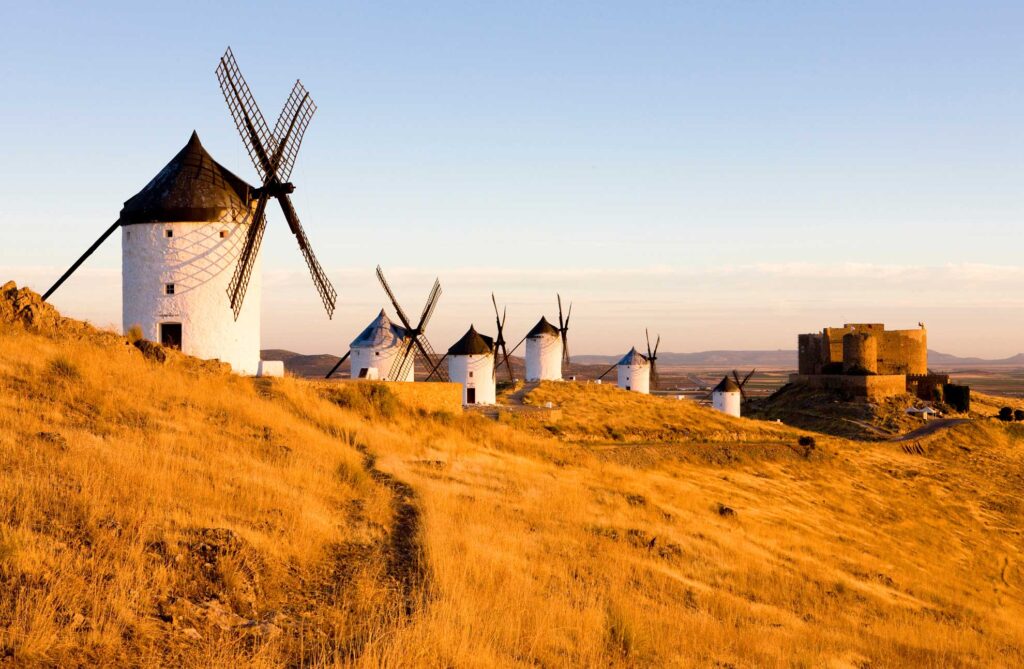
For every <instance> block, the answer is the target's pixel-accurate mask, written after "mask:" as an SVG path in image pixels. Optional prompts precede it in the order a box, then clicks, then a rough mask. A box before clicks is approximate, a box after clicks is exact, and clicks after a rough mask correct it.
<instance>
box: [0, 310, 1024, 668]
mask: <svg viewBox="0 0 1024 669" xmlns="http://www.w3.org/2000/svg"><path fill="white" fill-rule="evenodd" d="M526 401H527V403H534V404H536V405H538V406H540V405H543V404H544V403H546V402H552V404H553V405H556V406H557V408H558V415H559V416H560V417H559V418H558V419H557V420H555V421H549V422H548V423H545V421H543V420H541V421H523V422H522V423H521V424H520V423H518V422H516V421H515V420H504V419H503V420H500V421H495V420H492V419H490V418H487V417H484V416H481V415H476V414H466V415H462V414H458V415H456V414H451V413H443V412H428V411H424V410H421V409H413V408H410V407H406V406H404V405H403V404H402V403H401V402H400V401H399V400H397V399H396V398H395V396H393V395H392V394H391V393H390V392H389V391H388V390H387V387H386V386H384V385H381V384H370V383H355V384H327V383H318V382H307V381H303V380H299V379H291V378H286V379H277V380H272V381H271V380H255V379H246V378H239V377H235V376H231V375H227V374H223V373H216V372H212V371H208V370H199V369H195V368H192V367H189V366H188V365H186V364H180V363H179V362H176V361H171V362H169V363H167V364H162V365H161V364H157V363H154V362H151V361H149V360H146V359H145V358H143V357H142V355H141V354H139V353H138V351H136V350H135V349H134V348H133V347H130V346H127V345H120V346H118V345H111V344H110V343H109V342H107V343H98V342H94V341H92V340H90V339H88V338H81V339H75V340H71V339H67V338H62V337H59V336H55V337H43V336H40V335H36V334H31V333H28V332H26V331H24V330H23V329H21V328H19V327H15V326H3V325H0V465H2V466H0V657H6V658H9V659H10V660H11V661H12V662H14V663H15V665H16V666H17V665H19V664H20V665H50V666H97V665H107V666H110V665H130V666H168V665H184V666H196V667H234V666H293V665H306V666H349V665H359V666H459V667H463V666H465V667H491V666H510V667H511V666H537V665H540V666H709V667H714V666H717V667H727V666H733V667H776V666H777V667H790V666H807V667H819V666H832V667H864V666H871V667H881V666H926V667H950V666H978V667H991V666H1002V667H1015V666H1021V665H1024V568H1022V566H1021V565H1022V562H1024V554H1022V550H1024V549H1022V547H1024V540H1022V539H1024V537H1022V530H1024V524H1022V519H1024V518H1022V516H1024V508H1022V503H1021V501H1020V491H1021V490H1022V489H1024V428H1022V427H1021V426H1020V425H1007V424H1002V423H998V422H996V421H977V422H972V423H968V424H964V425H960V426H957V427H954V428H951V429H949V430H944V431H940V432H938V433H936V434H935V435H932V436H929V437H927V438H924V439H922V440H920V441H919V442H916V443H915V444H913V446H914V448H908V447H907V446H908V445H907V444H901V443H871V444H868V443H860V442H849V441H845V440H841V439H838V438H828V437H823V436H821V435H816V439H815V447H814V448H813V449H808V448H806V447H800V446H799V445H798V440H799V438H800V437H801V436H807V435H808V434H809V433H804V432H800V431H797V430H795V429H792V428H789V427H786V426H783V425H777V424H773V423H764V422H758V421H753V420H748V419H733V418H729V417H726V416H723V415H721V414H717V413H714V412H712V411H710V410H708V409H704V408H701V407H698V406H695V405H693V404H691V403H687V402H680V401H677V400H672V399H667V398H654V397H642V396H639V395H636V394H629V393H626V392H624V391H619V390H617V389H614V388H611V387H608V386H603V387H602V386H593V385H591V386H583V385H573V384H568V383H566V384H543V385H541V387H539V388H538V389H537V390H535V391H533V393H532V394H531V395H529V396H528V397H527V400H526Z"/></svg>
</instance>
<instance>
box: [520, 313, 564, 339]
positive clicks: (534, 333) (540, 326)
mask: <svg viewBox="0 0 1024 669" xmlns="http://www.w3.org/2000/svg"><path fill="white" fill-rule="evenodd" d="M559 334H561V333H560V332H559V331H558V328H556V327H555V326H554V325H552V324H551V323H548V319H546V318H544V317H543V316H541V317H540V320H539V321H537V324H536V325H534V326H533V329H532V330H530V331H529V332H527V333H526V336H527V337H540V336H541V335H554V336H556V337H557V336H558V335H559Z"/></svg>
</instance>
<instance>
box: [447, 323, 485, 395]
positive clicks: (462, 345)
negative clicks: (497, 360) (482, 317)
mask: <svg viewBox="0 0 1024 669" xmlns="http://www.w3.org/2000/svg"><path fill="white" fill-rule="evenodd" d="M448 377H449V378H450V379H451V380H452V382H453V383H461V384H462V403H463V404H464V405H467V406H468V405H470V404H494V401H495V394H496V392H495V379H494V340H493V339H491V338H490V337H488V336H486V335H482V334H480V333H479V332H477V331H476V329H475V328H474V327H473V326H472V325H471V326H469V331H467V332H466V334H464V335H463V336H462V339H460V340H459V341H457V342H455V343H454V344H452V347H451V348H449V349H448Z"/></svg>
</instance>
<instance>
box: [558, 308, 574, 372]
mask: <svg viewBox="0 0 1024 669" xmlns="http://www.w3.org/2000/svg"><path fill="white" fill-rule="evenodd" d="M556 296H557V297H558V332H559V334H560V335H561V336H562V361H563V362H564V363H565V366H566V368H568V367H569V339H568V336H569V318H570V317H571V316H572V302H570V303H569V311H568V312H567V313H566V314H565V320H564V321H563V320H562V296H561V295H558V294H557V293H556Z"/></svg>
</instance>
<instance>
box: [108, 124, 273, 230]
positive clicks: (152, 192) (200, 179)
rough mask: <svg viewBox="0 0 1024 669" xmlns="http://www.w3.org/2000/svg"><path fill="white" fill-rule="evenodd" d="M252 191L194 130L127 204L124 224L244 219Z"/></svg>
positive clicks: (122, 216)
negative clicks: (211, 151)
mask: <svg viewBox="0 0 1024 669" xmlns="http://www.w3.org/2000/svg"><path fill="white" fill-rule="evenodd" d="M252 190H253V189H252V186H250V185H249V184H247V183H246V182H244V181H242V180H241V179H240V178H238V177H237V176H235V175H234V174H232V173H231V172H230V171H229V170H228V169H227V168H225V167H224V166H222V165H221V164H220V163H218V162H217V161H215V160H214V159H213V158H211V157H210V154H209V153H207V152H206V149H204V148H203V145H202V144H201V143H200V141H199V135H198V134H196V133H195V131H193V132H192V137H191V138H190V139H189V140H188V144H186V145H185V148H183V149H182V150H181V151H179V152H178V155H176V156H174V158H172V159H171V162H169V163H167V165H166V166H164V168H163V169H162V170H160V173H159V174H157V175H156V176H155V177H153V180H152V181H150V182H149V183H148V184H146V187H145V188H143V189H142V190H141V191H139V192H138V193H137V194H136V195H135V196H134V197H132V198H131V199H129V200H128V201H127V202H125V203H124V208H123V209H121V224H122V225H132V224H135V223H172V222H176V221H195V222H200V223H202V222H214V221H225V222H228V221H230V222H242V221H244V220H246V215H247V213H248V211H249V204H250V202H251V200H252Z"/></svg>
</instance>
